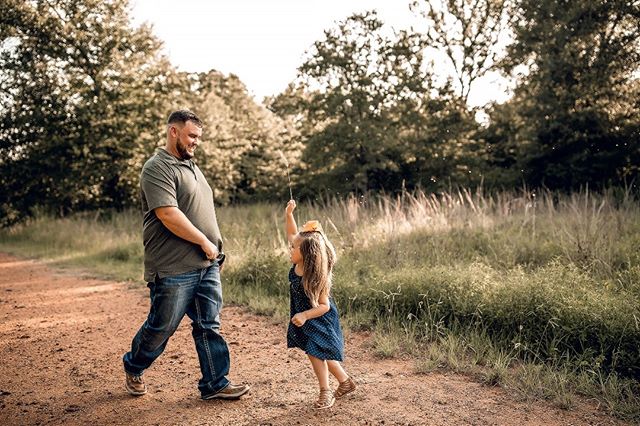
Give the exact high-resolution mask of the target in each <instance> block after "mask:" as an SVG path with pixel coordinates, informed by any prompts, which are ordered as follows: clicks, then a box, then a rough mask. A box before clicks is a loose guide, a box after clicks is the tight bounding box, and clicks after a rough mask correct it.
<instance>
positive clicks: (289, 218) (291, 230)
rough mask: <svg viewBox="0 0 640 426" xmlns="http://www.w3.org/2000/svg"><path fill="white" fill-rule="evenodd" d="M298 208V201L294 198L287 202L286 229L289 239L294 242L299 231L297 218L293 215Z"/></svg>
mask: <svg viewBox="0 0 640 426" xmlns="http://www.w3.org/2000/svg"><path fill="white" fill-rule="evenodd" d="M295 208H296V202H295V201H294V200H289V202H288V203H287V208H286V209H285V215H284V217H285V229H286V231H287V240H288V241H289V242H290V243H292V242H293V237H295V236H296V234H297V233H298V226H297V225H296V220H295V218H294V217H293V211H294V210H295Z"/></svg>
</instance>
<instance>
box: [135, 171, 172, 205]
mask: <svg viewBox="0 0 640 426" xmlns="http://www.w3.org/2000/svg"><path fill="white" fill-rule="evenodd" d="M140 187H141V189H142V193H143V196H144V198H145V200H146V203H147V208H148V209H149V211H151V210H154V209H156V208H158V207H178V199H177V196H176V183H175V180H174V177H173V175H172V174H171V172H170V170H167V169H163V168H162V167H159V165H158V164H147V165H146V166H145V167H144V168H143V169H142V174H141V175H140Z"/></svg>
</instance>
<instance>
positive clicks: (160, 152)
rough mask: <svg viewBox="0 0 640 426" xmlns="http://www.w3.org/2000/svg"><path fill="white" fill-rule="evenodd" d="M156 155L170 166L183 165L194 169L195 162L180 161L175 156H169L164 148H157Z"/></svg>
mask: <svg viewBox="0 0 640 426" xmlns="http://www.w3.org/2000/svg"><path fill="white" fill-rule="evenodd" d="M156 154H157V155H159V156H161V157H162V158H163V159H164V160H165V161H167V162H168V163H169V164H177V165H183V166H187V167H189V168H191V167H193V162H192V161H191V160H180V159H179V158H176V157H174V156H173V155H171V154H169V152H168V151H167V150H166V149H164V148H157V149H156Z"/></svg>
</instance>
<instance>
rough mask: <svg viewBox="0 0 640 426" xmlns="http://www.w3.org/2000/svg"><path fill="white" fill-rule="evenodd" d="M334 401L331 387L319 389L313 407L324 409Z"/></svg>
mask: <svg viewBox="0 0 640 426" xmlns="http://www.w3.org/2000/svg"><path fill="white" fill-rule="evenodd" d="M335 402H336V399H335V398H334V396H333V392H331V389H320V396H319V397H318V400H317V401H316V404H315V406H314V408H315V409H316V410H324V409H326V408H331V407H333V404H334V403H335Z"/></svg>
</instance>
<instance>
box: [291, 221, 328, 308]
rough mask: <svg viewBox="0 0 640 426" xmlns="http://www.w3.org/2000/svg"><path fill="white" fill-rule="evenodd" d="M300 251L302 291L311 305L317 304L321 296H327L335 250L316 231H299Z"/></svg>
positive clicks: (323, 236) (324, 237) (322, 235)
mask: <svg viewBox="0 0 640 426" xmlns="http://www.w3.org/2000/svg"><path fill="white" fill-rule="evenodd" d="M299 235H300V237H301V238H302V241H301V242H300V253H301V254H302V259H303V260H302V265H303V269H304V272H303V280H302V286H303V287H304V292H305V294H306V295H307V297H308V298H309V300H310V301H311V306H313V307H314V308H315V307H316V306H318V301H319V300H320V297H322V296H325V295H326V296H329V293H330V291H331V284H332V278H333V266H334V265H335V263H336V251H335V249H334V248H333V244H331V242H330V241H329V240H328V239H327V237H326V236H325V235H324V234H322V233H320V232H317V231H314V232H301V233H300V234H299Z"/></svg>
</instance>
